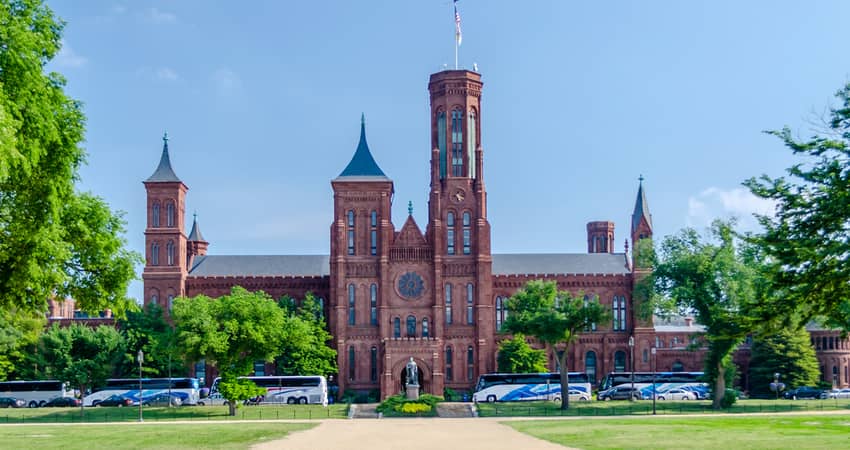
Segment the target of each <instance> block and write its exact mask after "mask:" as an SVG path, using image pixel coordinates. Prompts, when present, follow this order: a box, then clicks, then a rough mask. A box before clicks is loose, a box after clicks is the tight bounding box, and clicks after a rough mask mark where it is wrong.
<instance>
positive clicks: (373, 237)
mask: <svg viewBox="0 0 850 450" xmlns="http://www.w3.org/2000/svg"><path fill="white" fill-rule="evenodd" d="M370 225H371V226H372V229H371V230H370V231H369V254H371V255H377V254H378V213H377V212H375V211H372V214H371V216H370Z"/></svg>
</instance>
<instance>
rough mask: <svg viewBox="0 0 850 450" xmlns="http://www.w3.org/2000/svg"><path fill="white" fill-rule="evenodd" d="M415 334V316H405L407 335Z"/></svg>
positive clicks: (412, 335)
mask: <svg viewBox="0 0 850 450" xmlns="http://www.w3.org/2000/svg"><path fill="white" fill-rule="evenodd" d="M414 336H416V317H413V316H407V337H414Z"/></svg>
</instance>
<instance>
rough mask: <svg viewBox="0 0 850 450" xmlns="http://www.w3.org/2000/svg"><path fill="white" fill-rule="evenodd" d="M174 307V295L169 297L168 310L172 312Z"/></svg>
mask: <svg viewBox="0 0 850 450" xmlns="http://www.w3.org/2000/svg"><path fill="white" fill-rule="evenodd" d="M172 306H174V296H173V295H169V296H168V310H169V311H171V307H172Z"/></svg>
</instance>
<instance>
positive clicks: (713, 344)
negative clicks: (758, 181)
mask: <svg viewBox="0 0 850 450" xmlns="http://www.w3.org/2000/svg"><path fill="white" fill-rule="evenodd" d="M732 225H733V224H732V223H727V222H722V221H715V222H714V223H713V224H712V226H711V228H710V233H709V239H703V238H702V237H701V236H700V235H699V233H697V232H696V231H695V230H693V229H691V228H686V229H684V230H682V231H681V232H679V234H677V235H673V236H668V237H666V238H664V240H663V241H662V244H661V249H660V254H659V255H658V256H659V258H658V260H657V261H656V262H655V267H654V268H653V272H652V274H651V275H650V276H648V277H647V278H645V279H644V280H643V281H642V282H646V283H651V285H652V286H654V289H655V292H656V294H657V295H655V296H653V298H652V300H651V301H652V304H653V305H654V306H655V308H656V310H657V311H658V312H659V313H661V314H662V315H664V314H670V313H672V312H678V313H679V314H682V315H685V314H694V315H695V317H696V320H697V322H698V323H700V324H701V325H703V326H704V327H705V340H706V341H707V344H708V352H707V354H706V360H705V365H706V367H705V372H706V377H707V378H708V380H709V382H710V383H711V384H713V385H714V387H713V393H714V394H713V397H712V398H713V405H712V406H713V407H714V408H715V409H719V408H720V407H721V404H722V400H723V396H724V395H725V393H726V386H727V384H731V382H732V381H733V380H731V379H727V378H728V374H727V372H728V371H729V369H733V368H734V366H733V365H732V362H731V355H732V352H733V351H734V350H735V348H737V346H738V345H739V344H740V343H741V342H742V341H743V339H744V338H745V337H746V336H747V334H749V333H750V332H751V331H752V330H753V328H754V321H753V320H752V318H751V315H750V314H751V313H750V311H752V308H753V305H756V304H758V302H759V300H760V297H761V296H762V295H764V285H765V283H764V282H763V278H762V275H763V274H762V273H761V271H760V268H761V264H760V263H759V261H758V260H757V259H756V258H755V255H757V252H756V250H757V249H753V248H751V247H749V246H746V245H743V244H742V243H739V244H741V245H740V248H738V247H736V238H735V234H734V232H733V230H732ZM733 373H734V372H733Z"/></svg>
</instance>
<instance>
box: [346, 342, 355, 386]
mask: <svg viewBox="0 0 850 450" xmlns="http://www.w3.org/2000/svg"><path fill="white" fill-rule="evenodd" d="M356 363H357V361H356V360H355V359H354V346H350V347H348V379H349V380H350V381H354V375H355V374H356V372H355V371H354V369H355V368H356Z"/></svg>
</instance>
